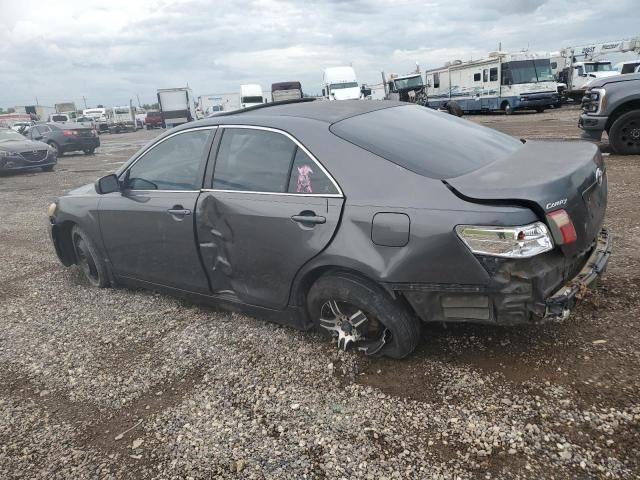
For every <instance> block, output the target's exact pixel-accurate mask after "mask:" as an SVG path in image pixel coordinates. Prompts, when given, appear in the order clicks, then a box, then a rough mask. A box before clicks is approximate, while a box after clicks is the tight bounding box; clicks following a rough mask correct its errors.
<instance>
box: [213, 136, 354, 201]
mask: <svg viewBox="0 0 640 480" xmlns="http://www.w3.org/2000/svg"><path fill="white" fill-rule="evenodd" d="M218 128H219V129H220V130H222V131H224V129H226V128H240V129H247V130H264V131H267V132H274V133H279V134H280V135H284V136H285V137H287V138H288V139H289V140H291V141H292V142H293V143H295V144H296V147H297V148H296V149H294V155H293V159H294V160H295V152H297V151H298V149H300V150H302V151H303V152H304V153H306V154H307V155H308V156H309V158H310V159H311V160H312V161H313V163H315V164H316V165H317V166H318V168H320V170H321V171H322V173H324V174H325V175H326V176H327V178H328V179H329V180H330V181H331V184H332V185H333V186H334V187H335V189H336V191H337V192H338V193H289V192H256V191H253V190H224V189H219V188H203V189H202V190H201V191H203V192H222V193H242V194H247V193H252V194H257V195H287V196H294V197H329V198H344V194H343V193H342V189H341V188H340V185H338V182H336V181H335V179H334V178H333V176H332V175H331V174H330V173H329V172H328V171H327V169H326V168H324V165H322V163H320V161H319V160H318V159H317V158H316V157H315V156H313V154H312V153H311V152H310V151H309V150H308V149H307V148H306V147H305V146H304V145H303V144H302V143H300V142H299V141H298V139H296V138H295V137H294V136H293V135H291V134H290V133H288V132H285V131H284V130H279V129H277V128H271V127H260V126H257V125H218ZM218 147H219V144H218ZM218 149H219V148H218ZM218 149H216V150H218ZM213 150H214V149H212V150H211V153H212V154H214V153H215V156H216V159H214V161H213V162H211V159H209V163H213V165H214V168H213V169H212V170H211V178H208V177H207V179H206V180H207V183H210V182H209V180H213V175H214V174H215V163H216V160H217V156H218V151H215V152H214V151H213ZM292 164H293V162H292ZM289 172H291V168H289ZM207 173H208V169H207Z"/></svg>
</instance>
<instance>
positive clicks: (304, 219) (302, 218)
mask: <svg viewBox="0 0 640 480" xmlns="http://www.w3.org/2000/svg"><path fill="white" fill-rule="evenodd" d="M291 220H293V221H294V222H298V223H315V224H322V223H327V219H326V218H325V217H321V216H319V215H293V216H292V217H291Z"/></svg>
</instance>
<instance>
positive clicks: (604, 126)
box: [578, 73, 640, 155]
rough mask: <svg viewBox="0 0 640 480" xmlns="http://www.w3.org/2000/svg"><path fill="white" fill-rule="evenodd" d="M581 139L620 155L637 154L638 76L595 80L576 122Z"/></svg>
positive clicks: (639, 146)
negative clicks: (602, 142)
mask: <svg viewBox="0 0 640 480" xmlns="http://www.w3.org/2000/svg"><path fill="white" fill-rule="evenodd" d="M578 126H579V127H580V128H581V129H582V138H583V139H585V140H591V141H595V142H599V141H600V140H601V139H602V132H607V135H608V137H609V146H610V147H611V149H612V150H613V151H614V152H615V153H617V154H620V155H638V154H640V73H629V74H625V75H616V76H613V77H605V78H596V79H595V80H594V81H593V82H591V83H590V84H589V88H587V91H586V92H585V95H584V97H583V99H582V114H581V115H580V120H578Z"/></svg>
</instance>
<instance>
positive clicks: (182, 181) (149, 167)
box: [127, 130, 211, 190]
mask: <svg viewBox="0 0 640 480" xmlns="http://www.w3.org/2000/svg"><path fill="white" fill-rule="evenodd" d="M210 134H211V130H194V131H190V132H185V133H180V134H178V135H175V136H173V137H170V138H168V139H166V140H164V141H163V142H161V143H159V144H158V145H156V146H155V147H152V149H151V150H149V151H147V153H145V154H144V155H143V156H142V158H140V159H139V160H138V161H137V162H135V163H134V164H133V166H132V167H131V168H130V169H129V170H128V172H127V188H128V189H130V190H198V189H200V185H201V177H200V164H201V162H202V157H203V154H204V150H205V147H206V145H207V139H208V138H209V135H210Z"/></svg>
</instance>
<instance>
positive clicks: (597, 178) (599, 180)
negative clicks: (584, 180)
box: [596, 167, 604, 185]
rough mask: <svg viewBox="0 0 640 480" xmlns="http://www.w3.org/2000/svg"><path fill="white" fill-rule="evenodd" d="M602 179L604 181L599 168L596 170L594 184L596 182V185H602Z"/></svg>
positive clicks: (602, 173)
mask: <svg viewBox="0 0 640 480" xmlns="http://www.w3.org/2000/svg"><path fill="white" fill-rule="evenodd" d="M603 179H604V172H603V171H602V169H601V168H600V167H598V168H596V182H598V185H602V180H603Z"/></svg>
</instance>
